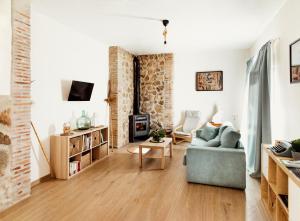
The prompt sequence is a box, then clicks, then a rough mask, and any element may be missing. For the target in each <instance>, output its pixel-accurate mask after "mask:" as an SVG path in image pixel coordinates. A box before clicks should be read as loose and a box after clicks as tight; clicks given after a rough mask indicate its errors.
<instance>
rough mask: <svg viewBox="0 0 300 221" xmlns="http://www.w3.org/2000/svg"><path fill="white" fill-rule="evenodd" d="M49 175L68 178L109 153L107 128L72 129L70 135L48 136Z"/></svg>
mask: <svg viewBox="0 0 300 221" xmlns="http://www.w3.org/2000/svg"><path fill="white" fill-rule="evenodd" d="M50 145H51V154H50V162H51V169H52V171H51V175H52V176H53V177H55V178H58V179H69V178H71V177H73V176H74V175H77V174H78V173H80V172H82V171H84V170H85V169H87V168H88V167H90V166H92V165H94V164H95V163H97V162H99V161H100V160H102V159H104V158H105V157H107V156H108V155H109V144H108V128H107V127H98V128H93V129H89V130H84V131H72V134H71V135H70V136H61V135H55V136H51V138H50Z"/></svg>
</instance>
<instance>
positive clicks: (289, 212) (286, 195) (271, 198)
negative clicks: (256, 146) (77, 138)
mask: <svg viewBox="0 0 300 221" xmlns="http://www.w3.org/2000/svg"><path fill="white" fill-rule="evenodd" d="M269 146H270V145H263V146H262V161H263V162H262V167H263V170H262V176H261V200H262V202H263V205H264V207H265V209H266V210H267V211H268V213H269V214H270V217H271V219H272V220H274V221H296V220H300V214H299V209H300V206H299V205H297V206H296V205H295V204H297V202H294V201H292V200H291V199H290V198H291V197H295V196H294V194H293V195H292V196H291V191H293V192H297V194H299V193H300V191H299V188H300V179H299V178H297V177H296V176H295V175H294V174H293V173H292V172H291V171H290V170H289V169H288V168H287V167H286V166H285V165H284V164H283V163H282V162H281V159H287V158H284V157H277V156H276V155H275V154H273V153H272V151H270V150H269V149H268V147H269ZM264 161H267V162H264ZM291 183H293V185H294V190H291V189H289V186H290V184H291ZM298 197H300V195H298V196H297V198H298ZM291 207H292V208H293V209H291ZM294 208H297V209H296V210H295V209H294Z"/></svg>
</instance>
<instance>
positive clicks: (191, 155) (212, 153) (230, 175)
mask: <svg viewBox="0 0 300 221" xmlns="http://www.w3.org/2000/svg"><path fill="white" fill-rule="evenodd" d="M186 166H187V180H188V181H189V182H196V183H204V184H210V185H216V186H226V187H233V188H240V189H245V187H246V159H245V152H244V150H243V149H236V148H222V147H217V148H215V147H191V146H190V147H188V148H187V153H186Z"/></svg>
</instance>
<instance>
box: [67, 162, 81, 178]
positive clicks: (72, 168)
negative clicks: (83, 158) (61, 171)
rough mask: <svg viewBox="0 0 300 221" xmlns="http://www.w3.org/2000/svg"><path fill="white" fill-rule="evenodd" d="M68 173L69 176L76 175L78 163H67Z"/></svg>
mask: <svg viewBox="0 0 300 221" xmlns="http://www.w3.org/2000/svg"><path fill="white" fill-rule="evenodd" d="M69 167H70V168H69V171H70V172H69V173H70V176H72V175H74V174H76V173H78V172H79V171H80V161H72V162H70V163H69Z"/></svg>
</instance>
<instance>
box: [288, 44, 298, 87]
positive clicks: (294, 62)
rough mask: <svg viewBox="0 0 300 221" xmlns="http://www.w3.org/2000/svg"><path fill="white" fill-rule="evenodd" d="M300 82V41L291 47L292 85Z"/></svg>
mask: <svg viewBox="0 0 300 221" xmlns="http://www.w3.org/2000/svg"><path fill="white" fill-rule="evenodd" d="M297 82H300V39H298V40H297V41H295V42H294V43H292V44H291V45H290V83H297Z"/></svg>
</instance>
